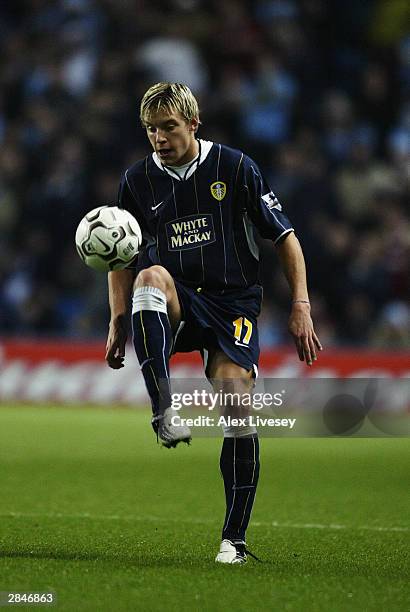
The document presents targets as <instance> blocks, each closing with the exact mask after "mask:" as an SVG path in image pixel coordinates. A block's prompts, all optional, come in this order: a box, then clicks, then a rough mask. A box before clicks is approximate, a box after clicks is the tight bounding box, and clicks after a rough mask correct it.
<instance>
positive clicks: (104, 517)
mask: <svg viewBox="0 0 410 612" xmlns="http://www.w3.org/2000/svg"><path fill="white" fill-rule="evenodd" d="M0 517H2V518H51V519H74V520H76V519H90V520H98V521H131V522H132V521H135V522H144V521H145V522H150V523H187V524H194V525H205V524H206V525H212V524H216V523H217V521H214V520H210V519H179V518H177V517H166V518H165V517H162V516H136V515H132V514H131V515H123V516H121V515H119V514H90V513H88V512H79V513H74V514H65V513H62V512H46V513H40V512H38V513H36V512H3V513H1V514H0ZM250 526H251V527H275V528H277V529H323V530H326V529H327V530H347V529H353V530H356V531H387V532H409V531H410V527H394V526H391V527H381V526H380V527H379V526H377V525H358V526H354V525H339V524H337V523H329V524H323V523H287V522H285V523H279V522H278V521H253V522H251V523H250Z"/></svg>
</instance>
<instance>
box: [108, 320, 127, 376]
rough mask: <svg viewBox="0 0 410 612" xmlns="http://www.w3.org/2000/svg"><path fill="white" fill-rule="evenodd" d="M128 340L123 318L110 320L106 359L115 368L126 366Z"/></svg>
mask: <svg viewBox="0 0 410 612" xmlns="http://www.w3.org/2000/svg"><path fill="white" fill-rule="evenodd" d="M126 342H127V330H126V327H125V322H124V320H123V319H122V318H120V317H119V318H118V319H115V320H114V321H111V322H110V327H109V331H108V338H107V345H106V347H105V350H106V353H105V360H106V362H107V363H108V365H109V366H110V368H113V369H114V370H119V369H120V368H123V367H124V357H125V344H126Z"/></svg>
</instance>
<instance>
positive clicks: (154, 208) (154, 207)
mask: <svg viewBox="0 0 410 612" xmlns="http://www.w3.org/2000/svg"><path fill="white" fill-rule="evenodd" d="M163 203H164V200H162V202H160V203H159V204H156V205H155V206H151V210H156V209H157V208H158V206H161V204H163Z"/></svg>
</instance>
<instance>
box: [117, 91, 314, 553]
mask: <svg viewBox="0 0 410 612" xmlns="http://www.w3.org/2000/svg"><path fill="white" fill-rule="evenodd" d="M140 118H141V121H142V124H143V126H144V127H145V129H146V131H147V136H148V139H149V141H150V143H151V145H152V148H153V153H152V154H150V155H148V156H147V157H146V158H145V159H142V160H140V161H137V162H136V163H135V164H134V165H132V166H131V167H130V168H128V170H126V172H125V173H124V175H123V177H122V180H121V184H120V190H119V201H118V205H119V206H120V207H123V208H125V209H127V210H128V211H130V212H131V213H132V214H133V215H134V216H135V217H136V219H137V220H138V222H139V223H140V225H141V228H142V231H143V245H142V249H141V251H140V254H139V258H138V263H137V267H136V270H135V271H133V270H131V269H126V270H120V271H115V272H110V273H109V276H108V287H109V303H110V310H111V321H110V326H109V333H108V339H107V353H106V360H107V362H108V365H109V366H110V367H112V368H114V369H117V368H121V367H122V366H123V361H124V354H125V343H126V336H127V332H126V327H127V326H126V314H127V310H128V307H129V303H130V301H131V295H132V325H133V341H134V347H135V351H136V354H137V357H138V360H139V363H140V366H141V370H142V373H143V376H144V380H145V383H146V387H147V391H148V393H149V396H150V399H151V404H152V412H153V418H152V426H153V428H154V431H155V432H156V434H157V438H159V440H160V441H161V442H162V443H163V445H165V446H167V447H168V448H170V447H175V446H176V445H177V444H178V443H179V442H189V441H190V439H191V431H190V429H189V428H188V427H186V426H185V425H174V424H173V423H172V422H171V417H172V415H173V414H175V413H174V412H173V410H172V409H171V389H170V382H169V357H170V355H171V354H173V353H175V352H178V351H183V352H186V351H193V350H199V351H200V352H201V355H202V359H203V362H204V368H205V373H206V376H207V377H208V378H209V380H210V381H211V383H213V385H214V389H215V390H217V391H221V390H222V391H224V389H227V390H229V391H232V384H234V387H235V391H238V390H239V391H241V392H243V393H244V392H247V393H249V392H250V390H251V389H252V387H253V384H254V382H253V381H254V378H255V377H256V375H257V364H258V357H259V342H258V329H257V317H258V315H259V313H260V309H261V301H262V288H261V286H260V285H259V284H258V259H259V254H258V247H257V243H256V241H255V232H256V231H258V232H259V235H260V236H262V237H263V238H269V239H271V240H273V243H274V244H275V246H276V248H277V250H278V253H279V259H280V262H281V265H282V267H283V269H284V272H285V275H286V278H287V280H288V282H289V285H290V289H291V293H292V305H291V314H290V319H289V329H290V332H291V333H292V334H293V337H294V339H295V342H296V347H297V351H298V354H299V358H300V359H301V360H302V361H303V360H304V361H306V363H307V365H309V366H311V365H312V363H313V362H314V361H315V360H316V355H317V350H321V348H322V347H321V345H320V342H319V339H318V337H317V336H316V334H315V331H314V328H313V323H312V319H311V316H310V305H309V297H308V290H307V284H306V271H305V263H304V258H303V254H302V250H301V247H300V244H299V242H298V240H297V238H296V237H295V234H294V231H293V228H292V226H291V224H290V222H289V219H288V218H287V217H286V215H285V214H284V213H283V211H282V206H281V204H280V203H279V201H278V199H277V198H276V196H275V194H274V193H273V192H272V191H271V188H270V187H269V186H268V185H267V183H266V181H265V179H264V178H263V176H262V174H261V172H260V170H259V168H258V166H257V165H256V163H255V162H254V161H253V160H252V159H250V158H249V157H247V156H246V155H244V153H242V152H241V151H238V150H236V149H231V148H229V147H227V146H224V145H221V144H217V143H213V142H209V141H206V140H201V139H199V138H197V131H198V128H199V124H200V120H199V110H198V103H197V101H196V99H195V97H194V96H193V94H192V92H191V91H190V89H189V88H188V87H187V86H186V85H184V84H181V83H157V84H156V85H154V86H152V87H151V88H150V89H148V91H147V92H146V93H145V95H144V97H143V99H142V101H141V107H140ZM220 467H221V472H222V476H223V480H224V487H225V498H226V515H225V521H224V525H223V529H222V543H221V547H220V551H219V553H218V555H217V557H216V561H218V562H221V563H232V564H236V563H244V562H245V561H246V557H247V552H248V551H247V549H246V544H245V533H246V528H247V526H248V523H249V519H250V515H251V511H252V506H253V502H254V498H255V492H256V487H257V484H258V477H259V442H258V435H257V431H256V429H255V428H254V427H250V426H241V427H226V428H225V430H224V440H223V444H222V452H221V458H220Z"/></svg>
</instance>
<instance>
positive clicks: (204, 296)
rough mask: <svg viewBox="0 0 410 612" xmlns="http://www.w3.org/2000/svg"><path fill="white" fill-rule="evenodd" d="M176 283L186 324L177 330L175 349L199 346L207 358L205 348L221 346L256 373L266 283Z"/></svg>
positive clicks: (233, 358)
mask: <svg viewBox="0 0 410 612" xmlns="http://www.w3.org/2000/svg"><path fill="white" fill-rule="evenodd" d="M175 287H176V290H177V294H178V298H179V302H180V305H181V309H182V325H180V328H179V330H177V332H176V334H175V337H174V345H173V350H172V353H187V352H190V351H195V350H198V351H200V352H201V354H202V357H203V358H204V352H205V351H209V350H210V349H214V348H220V349H221V350H222V351H223V352H224V353H225V354H226V355H227V356H228V357H229V358H230V359H231V360H232V361H233V362H234V363H236V364H238V365H239V366H241V367H242V368H245V369H246V370H248V371H249V370H253V372H254V374H255V375H256V373H257V365H258V360H259V337H258V327H257V317H258V315H259V313H260V310H261V304H262V293H263V291H262V287H261V286H260V285H253V286H252V287H248V288H247V289H235V290H230V291H225V292H213V291H212V292H211V291H207V290H205V289H201V290H199V289H195V288H192V287H187V286H186V285H183V284H182V283H181V282H179V281H177V280H175ZM204 361H205V367H206V365H207V364H206V360H205V359H204ZM254 366H256V368H255V367H254ZM207 375H208V374H207Z"/></svg>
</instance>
